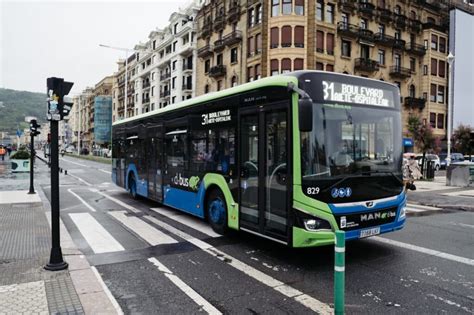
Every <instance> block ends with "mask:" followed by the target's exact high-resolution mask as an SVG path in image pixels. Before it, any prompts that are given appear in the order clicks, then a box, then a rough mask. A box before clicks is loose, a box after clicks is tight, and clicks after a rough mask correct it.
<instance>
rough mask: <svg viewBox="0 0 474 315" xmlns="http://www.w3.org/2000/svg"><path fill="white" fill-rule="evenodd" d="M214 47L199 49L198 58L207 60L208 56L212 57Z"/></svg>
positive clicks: (208, 46) (207, 46)
mask: <svg viewBox="0 0 474 315" xmlns="http://www.w3.org/2000/svg"><path fill="white" fill-rule="evenodd" d="M212 53H213V52H212V47H211V45H206V46H204V47H201V48H199V49H198V52H197V54H198V56H199V57H201V58H205V57H206V56H209V55H212Z"/></svg>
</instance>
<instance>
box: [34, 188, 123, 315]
mask: <svg viewBox="0 0 474 315" xmlns="http://www.w3.org/2000/svg"><path fill="white" fill-rule="evenodd" d="M38 186H39V187H37V190H36V191H37V193H38V194H39V196H40V198H41V200H42V204H43V207H44V209H45V210H47V212H48V209H51V204H50V202H49V200H48V198H46V195H45V193H44V191H43V188H42V187H41V185H38ZM47 212H46V213H45V214H46V215H47ZM60 229H61V240H60V241H61V249H63V256H64V260H65V261H66V262H67V263H68V264H69V268H68V272H69V276H70V277H71V280H72V283H73V285H74V289H75V290H76V293H77V295H78V296H79V300H80V302H81V304H82V308H83V309H84V312H85V313H86V314H118V315H122V314H123V311H122V309H121V308H120V306H119V304H118V303H117V301H116V300H115V298H114V297H113V295H112V294H111V293H110V291H109V290H108V288H107V286H106V285H105V284H104V282H103V280H102V278H101V277H100V274H99V273H98V272H97V270H96V269H95V267H93V266H90V264H89V262H88V261H87V259H86V258H85V255H84V254H83V253H82V252H81V251H80V250H79V249H77V247H76V245H75V244H74V241H73V240H72V238H71V235H70V234H69V232H68V231H67V229H66V227H65V225H64V224H63V222H62V220H60Z"/></svg>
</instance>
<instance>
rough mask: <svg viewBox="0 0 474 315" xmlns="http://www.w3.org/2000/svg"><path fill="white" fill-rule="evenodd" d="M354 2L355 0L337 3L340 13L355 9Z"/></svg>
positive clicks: (340, 0) (342, 0)
mask: <svg viewBox="0 0 474 315" xmlns="http://www.w3.org/2000/svg"><path fill="white" fill-rule="evenodd" d="M356 2H357V1H356V0H339V1H338V2H337V3H338V4H339V8H340V9H341V10H342V11H352V10H354V9H355V6H356Z"/></svg>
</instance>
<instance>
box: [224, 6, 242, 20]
mask: <svg viewBox="0 0 474 315" xmlns="http://www.w3.org/2000/svg"><path fill="white" fill-rule="evenodd" d="M239 14H240V6H239V5H234V6H232V7H231V8H229V11H227V21H228V22H229V23H233V22H236V21H238V20H239Z"/></svg>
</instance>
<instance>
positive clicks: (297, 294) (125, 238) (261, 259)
mask: <svg viewBox="0 0 474 315" xmlns="http://www.w3.org/2000/svg"><path fill="white" fill-rule="evenodd" d="M60 166H61V167H62V168H64V169H66V170H67V171H68V175H64V174H62V175H61V178H60V183H61V187H60V194H61V195H60V196H61V219H62V221H63V222H64V224H65V225H66V227H67V229H68V231H69V233H70V234H71V236H72V238H73V240H74V242H75V244H76V245H77V246H78V248H79V249H80V250H81V251H82V252H83V253H84V255H86V257H87V259H88V261H89V262H90V264H91V265H93V266H95V267H96V268H97V270H98V271H99V273H100V275H101V277H102V279H103V281H104V283H105V284H106V285H107V287H108V289H109V290H110V292H111V293H112V295H113V296H114V298H115V299H116V301H117V302H118V304H119V305H120V307H121V309H122V310H123V312H124V313H131V314H133V313H143V314H153V313H179V314H191V313H198V312H203V313H206V312H207V313H212V314H218V313H249V314H256V313H271V314H282V313H310V312H318V313H325V312H331V309H330V308H329V307H330V306H331V305H332V303H333V273H334V271H333V270H334V261H333V256H334V251H333V248H332V247H322V248H313V249H303V250H302V249H289V248H286V247H284V246H282V245H279V244H276V243H273V242H271V241H267V240H265V239H262V238H259V237H256V236H253V235H249V234H246V233H231V234H230V235H228V236H218V235H216V234H215V233H214V232H213V231H212V230H211V229H210V228H209V227H208V226H207V224H205V222H203V221H201V220H199V219H196V218H193V217H191V216H188V215H185V214H182V213H179V212H177V211H175V210H173V209H170V208H166V207H163V206H161V205H160V204H157V203H154V202H150V201H147V200H133V199H131V198H130V197H129V195H128V194H127V193H126V192H125V191H124V190H123V189H121V188H119V187H117V186H115V185H114V184H112V183H111V179H110V177H111V176H110V166H107V165H105V164H101V163H97V162H91V161H84V160H79V159H75V158H72V157H67V158H62V159H60ZM43 167H44V166H43ZM42 187H43V190H44V191H45V193H46V195H47V196H48V198H49V194H50V186H49V185H48V184H47V183H43V184H42ZM412 209H415V208H412ZM415 210H418V211H414V212H412V214H415V212H422V210H423V209H422V208H421V209H420V208H417V209H415ZM432 210H433V209H431V211H427V212H426V213H427V214H426V215H421V216H411V215H410V214H409V217H408V218H407V224H406V227H405V228H404V229H403V230H401V231H399V232H396V233H392V234H389V235H383V236H379V237H373V238H369V239H364V240H359V241H353V242H349V243H348V244H347V247H346V291H345V292H346V293H345V294H346V297H345V299H346V312H347V313H348V314H367V313H370V314H383V313H411V314H414V313H416V314H432V313H449V314H452V313H459V314H472V313H473V312H474V250H473V248H474V237H473V235H474V215H473V213H472V212H464V211H453V210H450V211H443V210H442V209H441V210H439V211H432ZM418 214H419V213H418Z"/></svg>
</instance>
